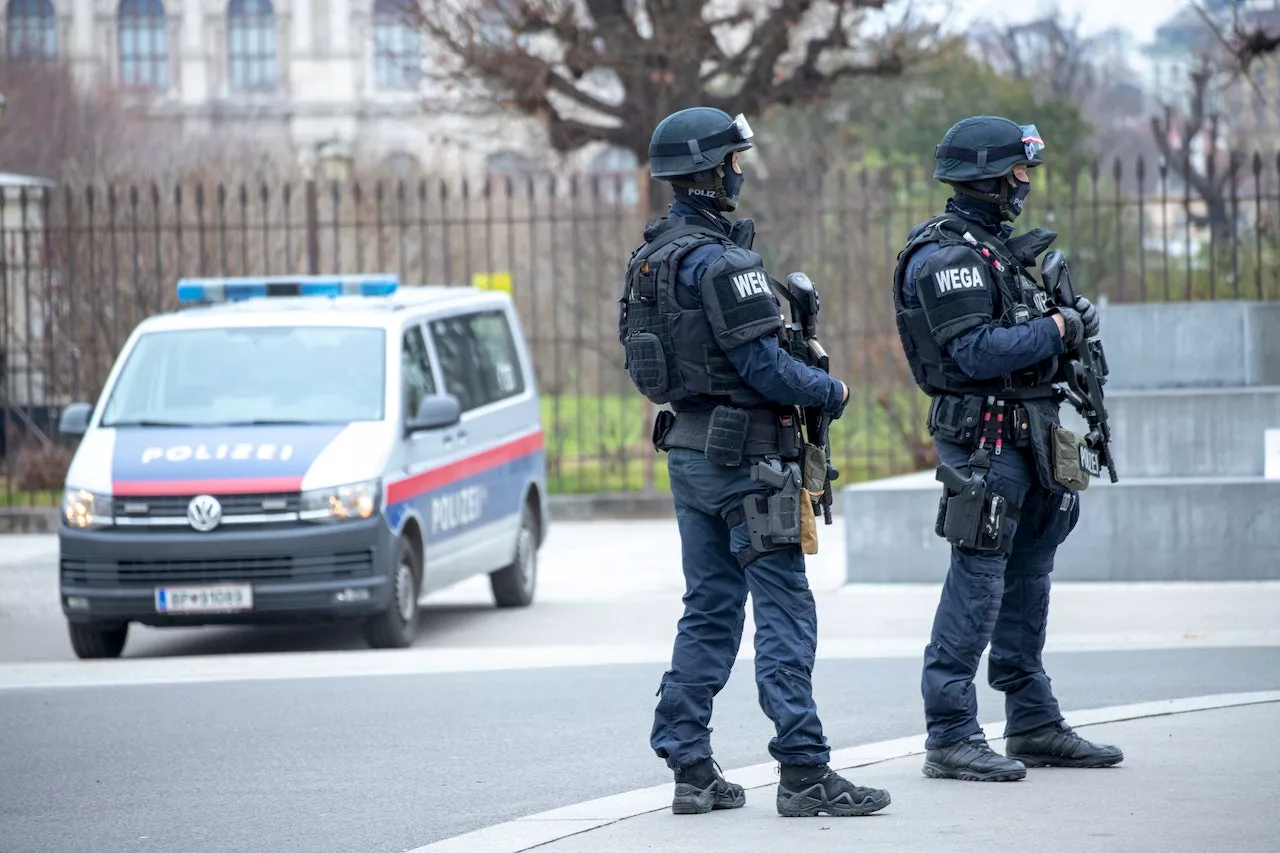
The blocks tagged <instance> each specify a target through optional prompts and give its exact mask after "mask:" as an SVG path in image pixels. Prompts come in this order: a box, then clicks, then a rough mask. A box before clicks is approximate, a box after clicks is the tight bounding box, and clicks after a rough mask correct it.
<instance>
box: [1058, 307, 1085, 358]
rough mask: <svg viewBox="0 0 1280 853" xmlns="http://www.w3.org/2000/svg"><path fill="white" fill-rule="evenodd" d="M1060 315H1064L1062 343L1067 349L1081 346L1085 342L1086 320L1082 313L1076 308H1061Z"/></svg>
mask: <svg viewBox="0 0 1280 853" xmlns="http://www.w3.org/2000/svg"><path fill="white" fill-rule="evenodd" d="M1058 313H1059V314H1061V315H1062V325H1063V332H1062V343H1063V344H1064V345H1065V346H1066V348H1067V349H1074V348H1075V347H1078V346H1080V342H1081V341H1083V340H1084V319H1083V318H1082V317H1081V316H1080V312H1079V311H1077V310H1076V309H1074V308H1059V309H1058Z"/></svg>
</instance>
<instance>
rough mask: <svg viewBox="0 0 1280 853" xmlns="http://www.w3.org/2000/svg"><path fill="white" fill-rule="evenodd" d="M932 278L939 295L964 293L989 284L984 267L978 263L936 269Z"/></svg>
mask: <svg viewBox="0 0 1280 853" xmlns="http://www.w3.org/2000/svg"><path fill="white" fill-rule="evenodd" d="M932 279H933V285H934V288H935V289H936V292H937V294H938V296H947V295H950V294H953V293H962V292H964V291H966V290H975V289H980V288H985V287H986V286H987V281H986V277H985V276H984V275H983V273H982V267H981V266H980V265H978V264H971V265H966V266H948V267H944V268H943V269H940V270H934V271H933V275H932Z"/></svg>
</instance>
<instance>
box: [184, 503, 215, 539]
mask: <svg viewBox="0 0 1280 853" xmlns="http://www.w3.org/2000/svg"><path fill="white" fill-rule="evenodd" d="M187 521H189V522H191V526H192V527H193V528H195V529H196V530H199V531H200V532H201V533H208V532H209V531H210V530H212V529H213V528H215V527H217V526H218V524H219V522H221V521H222V504H220V503H218V499H217V498H215V497H214V496H213V495H196V496H195V497H194V498H192V499H191V503H189V504H187Z"/></svg>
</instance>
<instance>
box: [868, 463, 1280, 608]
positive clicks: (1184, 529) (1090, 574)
mask: <svg viewBox="0 0 1280 853" xmlns="http://www.w3.org/2000/svg"><path fill="white" fill-rule="evenodd" d="M941 494H942V486H941V485H940V484H938V483H937V482H936V481H935V480H934V478H933V472H932V471H927V472H922V473H919V474H911V475H908V476H906V477H897V478H893V479H891V480H880V481H875V482H871V483H862V484H859V485H855V486H850V487H847V488H846V489H844V494H843V509H844V519H845V536H846V548H847V554H848V558H847V566H848V568H847V573H846V575H847V579H848V581H849V582H850V583H865V582H891V583H892V582H938V581H941V580H942V579H943V578H944V577H945V576H946V569H947V565H948V563H949V560H950V546H949V545H948V544H947V542H946V541H945V540H943V539H942V538H941V537H939V536H937V535H936V534H935V533H934V521H935V519H936V517H937V511H938V498H939V497H940V496H941ZM1055 565H1056V569H1055V572H1054V576H1055V577H1056V578H1060V579H1062V580H1082V581H1083V580H1090V581H1102V580H1114V581H1140V580H1260V579H1264V578H1272V579H1274V578H1280V481H1276V480H1263V479H1262V478H1261V477H1200V478H1196V477H1179V478H1151V479H1134V480H1123V479H1122V480H1121V481H1120V482H1119V483H1116V484H1112V483H1110V482H1106V481H1105V480H1104V481H1098V480H1094V481H1093V483H1092V484H1091V485H1090V486H1089V488H1088V489H1087V490H1086V491H1085V492H1084V493H1083V494H1082V495H1081V511H1080V523H1079V524H1078V525H1077V527H1076V529H1075V531H1074V532H1073V533H1072V535H1071V537H1070V538H1069V539H1068V540H1067V542H1066V544H1064V545H1063V546H1062V547H1061V548H1060V549H1059V551H1058V558H1057V560H1056V563H1055Z"/></svg>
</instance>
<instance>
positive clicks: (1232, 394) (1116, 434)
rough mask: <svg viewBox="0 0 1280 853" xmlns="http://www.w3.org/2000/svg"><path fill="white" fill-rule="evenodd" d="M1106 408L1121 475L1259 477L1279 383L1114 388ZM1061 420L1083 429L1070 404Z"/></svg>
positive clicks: (1277, 410)
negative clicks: (1269, 384) (1250, 385)
mask: <svg viewBox="0 0 1280 853" xmlns="http://www.w3.org/2000/svg"><path fill="white" fill-rule="evenodd" d="M1107 414H1108V416H1109V422H1110V424H1111V445H1112V453H1113V454H1114V456H1115V460H1116V473H1117V474H1119V476H1120V479H1121V480H1131V479H1134V478H1142V477H1175V476H1181V477H1261V476H1262V474H1263V467H1264V453H1263V451H1264V446H1265V445H1264V437H1265V434H1266V430H1267V429H1268V428H1277V427H1280V386H1255V387H1243V388H1172V389H1167V390H1166V389H1160V390H1152V391H1117V392H1115V393H1113V394H1108V395H1107ZM1062 422H1063V424H1064V425H1065V426H1066V427H1067V428H1068V429H1074V430H1077V431H1079V432H1081V433H1083V432H1084V430H1085V424H1084V421H1083V420H1082V419H1081V418H1080V417H1079V416H1077V415H1076V413H1075V412H1074V411H1073V410H1072V409H1071V407H1070V406H1063V407H1062Z"/></svg>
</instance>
